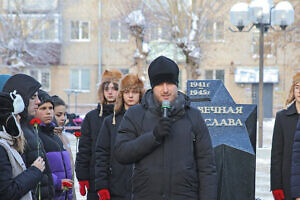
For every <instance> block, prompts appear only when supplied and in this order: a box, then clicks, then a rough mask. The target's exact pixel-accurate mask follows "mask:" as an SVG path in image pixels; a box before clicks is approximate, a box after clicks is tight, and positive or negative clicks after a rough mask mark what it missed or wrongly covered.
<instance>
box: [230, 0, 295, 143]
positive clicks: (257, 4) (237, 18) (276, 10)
mask: <svg viewBox="0 0 300 200" xmlns="http://www.w3.org/2000/svg"><path fill="white" fill-rule="evenodd" d="M294 16H295V14H294V9H293V6H292V5H291V4H290V3H289V2H288V1H282V2H280V3H278V4H277V5H276V6H274V5H273V1H272V0H252V1H251V3H250V4H247V3H237V4H235V5H233V6H232V8H231V9H230V21H231V23H232V24H233V25H234V26H235V27H237V29H238V31H239V32H242V31H243V30H244V28H245V27H246V26H248V25H249V24H252V25H251V27H250V28H248V30H246V31H243V32H249V31H250V30H251V29H252V28H253V26H255V27H256V28H257V29H259V32H260V34H259V102H258V111H259V112H258V123H259V134H258V137H259V138H258V146H259V147H260V148H261V147H262V145H263V68H264V33H265V32H267V31H268V29H269V28H272V29H274V30H276V29H275V28H274V26H280V28H281V29H282V30H286V27H287V26H289V25H291V24H293V23H294ZM230 30H232V29H231V28H230ZM232 31H234V30H232ZM234 32H237V31H234Z"/></svg>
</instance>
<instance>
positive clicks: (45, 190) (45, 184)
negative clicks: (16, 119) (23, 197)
mask: <svg viewBox="0 0 300 200" xmlns="http://www.w3.org/2000/svg"><path fill="white" fill-rule="evenodd" d="M21 127H22V130H23V133H24V137H25V139H26V144H25V151H24V153H23V155H22V157H23V159H24V163H25V165H26V167H27V168H29V167H30V166H31V165H32V163H33V162H34V161H35V160H36V159H37V158H38V156H41V157H42V158H43V159H44V161H45V170H44V172H43V177H42V181H41V197H42V199H43V200H44V199H53V197H54V186H53V179H52V173H51V170H50V167H49V163H48V159H47V157H46V153H45V149H44V146H43V143H42V141H41V140H40V138H39V136H38V134H37V133H35V132H34V130H33V127H32V126H31V125H29V122H22V123H21ZM38 144H39V148H38ZM32 191H33V193H34V195H35V196H36V198H37V199H38V192H37V193H35V192H36V191H38V190H37V189H33V190H32Z"/></svg>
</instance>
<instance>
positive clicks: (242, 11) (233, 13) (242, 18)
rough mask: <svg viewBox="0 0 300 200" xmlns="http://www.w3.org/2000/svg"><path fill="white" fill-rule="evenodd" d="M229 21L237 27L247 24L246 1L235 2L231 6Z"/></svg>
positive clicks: (247, 10)
mask: <svg viewBox="0 0 300 200" xmlns="http://www.w3.org/2000/svg"><path fill="white" fill-rule="evenodd" d="M230 22H231V24H232V25H234V26H236V27H238V28H239V29H243V28H244V27H245V26H247V25H249V23H250V21H249V6H248V4H247V3H237V4H234V5H233V6H232V7H231V9H230Z"/></svg>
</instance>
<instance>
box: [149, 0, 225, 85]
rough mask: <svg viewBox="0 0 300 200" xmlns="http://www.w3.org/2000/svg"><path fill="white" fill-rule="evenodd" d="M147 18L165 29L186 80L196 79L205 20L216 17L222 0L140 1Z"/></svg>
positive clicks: (201, 54)
mask: <svg viewBox="0 0 300 200" xmlns="http://www.w3.org/2000/svg"><path fill="white" fill-rule="evenodd" d="M144 1H145V2H146V3H145V5H147V8H145V10H146V12H148V15H149V16H150V15H151V16H153V17H154V18H153V19H152V20H153V22H154V20H155V22H154V23H158V24H162V25H163V26H168V27H169V29H170V31H171V40H172V41H173V42H175V43H176V45H177V47H178V48H180V49H181V50H182V52H183V54H184V55H185V62H186V72H187V79H191V78H193V79H196V78H197V77H198V67H199V64H200V61H201V59H203V57H204V55H205V54H204V52H203V50H202V48H201V42H202V41H203V40H204V34H205V28H206V25H207V21H208V19H210V18H212V17H213V16H214V15H216V13H217V11H219V10H220V8H221V6H223V5H224V2H223V0H218V1H217V0H151V1H148V0H144Z"/></svg>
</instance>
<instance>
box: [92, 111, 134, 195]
mask: <svg viewBox="0 0 300 200" xmlns="http://www.w3.org/2000/svg"><path fill="white" fill-rule="evenodd" d="M124 113H125V111H124V110H123V111H120V112H118V113H116V116H115V120H116V124H112V122H113V117H114V115H113V114H111V115H109V116H108V117H106V118H105V119H104V122H103V125H102V128H101V131H100V134H99V136H98V138H97V143H96V148H95V158H96V160H95V162H96V166H95V185H96V190H97V191H98V190H100V189H108V190H109V192H110V196H111V200H131V176H132V165H122V164H120V163H119V162H118V161H116V159H115V157H114V156H113V149H114V145H115V140H116V135H117V129H118V127H119V125H120V122H121V120H122V119H123V116H124Z"/></svg>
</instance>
